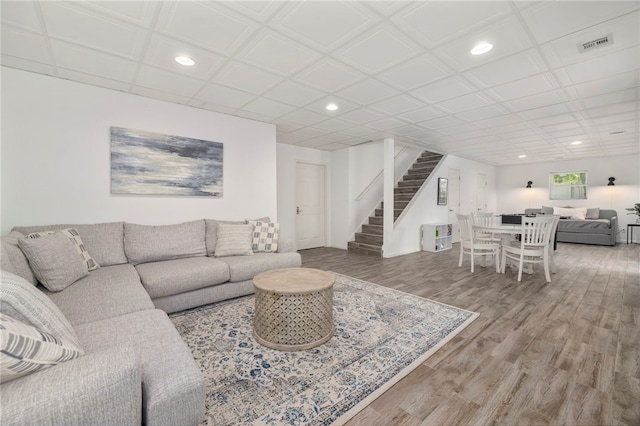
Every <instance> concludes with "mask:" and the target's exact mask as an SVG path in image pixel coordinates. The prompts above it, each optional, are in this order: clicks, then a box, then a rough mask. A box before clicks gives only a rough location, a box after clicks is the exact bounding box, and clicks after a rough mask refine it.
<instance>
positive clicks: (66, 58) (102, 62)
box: [50, 40, 138, 83]
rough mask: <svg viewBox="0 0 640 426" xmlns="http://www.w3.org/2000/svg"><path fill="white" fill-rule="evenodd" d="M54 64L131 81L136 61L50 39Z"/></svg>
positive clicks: (136, 65)
mask: <svg viewBox="0 0 640 426" xmlns="http://www.w3.org/2000/svg"><path fill="white" fill-rule="evenodd" d="M50 43H51V49H52V51H53V55H54V58H55V61H56V65H57V66H58V67H61V68H66V69H69V70H74V71H78V72H82V73H85V74H91V75H95V76H98V77H103V78H107V79H111V80H117V81H121V82H127V83H131V82H132V80H133V78H134V76H135V73H136V69H137V67H138V63H137V62H135V61H131V60H128V59H124V58H121V57H118V56H113V55H109V54H106V53H102V52H97V51H95V50H91V49H87V48H86V47H82V46H77V45H73V44H70V43H65V42H63V41H58V40H51V41H50Z"/></svg>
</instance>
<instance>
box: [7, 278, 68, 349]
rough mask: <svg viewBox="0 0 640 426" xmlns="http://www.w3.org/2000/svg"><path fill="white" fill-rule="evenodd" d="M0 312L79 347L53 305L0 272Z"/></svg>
mask: <svg viewBox="0 0 640 426" xmlns="http://www.w3.org/2000/svg"><path fill="white" fill-rule="evenodd" d="M0 311H2V313H4V314H6V315H9V316H11V317H13V318H15V319H17V320H18V321H22V322H24V323H25V324H28V325H32V326H34V327H36V328H38V329H39V330H42V331H44V332H47V333H51V334H53V335H54V336H59V337H61V338H63V339H65V340H67V341H69V342H71V343H73V344H74V345H76V346H79V343H78V336H77V335H76V332H75V330H74V329H73V327H72V326H71V324H70V323H69V321H68V320H67V318H66V317H65V316H64V314H63V313H62V311H61V310H60V308H59V307H58V306H56V304H55V303H54V302H53V301H52V300H51V299H50V298H48V297H47V296H46V295H45V294H44V293H43V292H42V291H40V290H39V289H37V288H36V287H34V286H33V285H32V284H31V283H29V282H27V281H26V280H25V279H24V278H22V277H20V276H18V275H14V274H11V273H8V272H5V271H2V275H1V276H0Z"/></svg>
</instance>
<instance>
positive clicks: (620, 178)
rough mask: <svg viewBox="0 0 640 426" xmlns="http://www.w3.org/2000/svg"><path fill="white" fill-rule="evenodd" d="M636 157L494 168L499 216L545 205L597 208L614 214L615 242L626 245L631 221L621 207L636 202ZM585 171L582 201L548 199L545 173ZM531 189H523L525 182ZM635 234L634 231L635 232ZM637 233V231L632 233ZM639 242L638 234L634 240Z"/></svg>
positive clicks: (639, 179)
mask: <svg viewBox="0 0 640 426" xmlns="http://www.w3.org/2000/svg"><path fill="white" fill-rule="evenodd" d="M639 165H640V156H638V155H627V156H617V157H605V158H593V159H586V160H571V161H556V162H549V163H541V164H524V165H520V166H505V167H500V168H498V177H497V190H498V208H499V212H500V213H522V212H523V211H524V209H525V208H527V207H531V208H540V207H541V206H542V205H545V206H550V207H554V206H559V207H562V206H569V205H570V206H573V207H590V208H594V207H599V208H603V209H613V210H616V211H617V212H618V219H619V229H620V230H622V232H621V233H619V234H618V241H619V242H626V234H625V232H626V225H627V223H630V222H635V218H636V217H635V216H632V215H627V213H628V212H627V211H626V210H625V208H628V207H632V206H633V204H634V203H637V202H640V174H639V171H638V170H639ZM574 171H586V172H587V199H586V200H550V199H549V173H552V172H574ZM610 176H613V177H615V178H616V181H615V186H607V183H608V178H609V177H610ZM529 180H530V181H533V188H531V189H527V188H525V186H526V184H527V181H529ZM636 231H637V230H636ZM636 234H640V232H636ZM634 238H635V240H636V241H640V235H639V236H638V237H637V238H636V235H634Z"/></svg>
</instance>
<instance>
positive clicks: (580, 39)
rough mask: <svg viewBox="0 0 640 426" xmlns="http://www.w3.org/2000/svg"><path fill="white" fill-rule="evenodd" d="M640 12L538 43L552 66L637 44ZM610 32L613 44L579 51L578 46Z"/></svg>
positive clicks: (639, 30)
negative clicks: (541, 43) (547, 41)
mask: <svg viewBox="0 0 640 426" xmlns="http://www.w3.org/2000/svg"><path fill="white" fill-rule="evenodd" d="M639 22H640V12H635V13H630V14H628V15H625V16H621V17H619V18H617V19H612V20H611V21H607V22H604V23H602V24H600V25H596V26H594V27H591V28H587V29H585V30H582V31H580V32H577V33H573V34H570V35H568V36H566V37H562V38H560V39H557V40H553V41H551V42H549V43H546V44H544V45H542V46H541V49H542V52H543V54H544V56H545V57H546V58H547V60H548V61H549V63H550V64H551V66H552V67H553V68H560V67H564V66H567V65H572V64H575V63H578V62H582V61H585V60H590V59H592V58H593V56H597V55H602V54H603V53H605V51H606V52H607V53H612V52H615V51H617V50H622V49H625V48H628V47H632V46H636V45H638V43H640V25H639V24H638V23H639ZM609 34H611V35H612V39H613V43H611V44H610V45H607V46H605V47H598V48H595V49H593V50H590V51H586V52H582V51H581V50H580V49H579V48H578V45H582V44H584V43H587V42H589V41H592V40H596V39H599V38H601V37H604V36H607V35H609Z"/></svg>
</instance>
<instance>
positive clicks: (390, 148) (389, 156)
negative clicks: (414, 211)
mask: <svg viewBox="0 0 640 426" xmlns="http://www.w3.org/2000/svg"><path fill="white" fill-rule="evenodd" d="M394 153H395V140H393V139H385V140H384V162H383V165H384V175H383V182H384V197H383V201H384V209H383V214H384V221H383V224H384V228H383V229H384V232H383V240H382V255H383V257H384V253H385V251H386V248H387V247H389V244H391V237H392V236H393V209H394V199H393V198H394V197H393V186H394V184H395V178H394V174H395V170H394V167H395V164H394Z"/></svg>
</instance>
